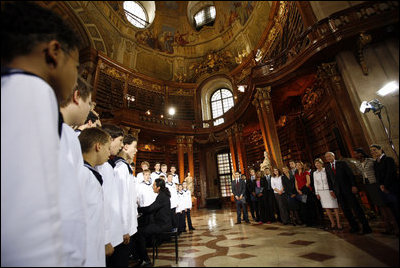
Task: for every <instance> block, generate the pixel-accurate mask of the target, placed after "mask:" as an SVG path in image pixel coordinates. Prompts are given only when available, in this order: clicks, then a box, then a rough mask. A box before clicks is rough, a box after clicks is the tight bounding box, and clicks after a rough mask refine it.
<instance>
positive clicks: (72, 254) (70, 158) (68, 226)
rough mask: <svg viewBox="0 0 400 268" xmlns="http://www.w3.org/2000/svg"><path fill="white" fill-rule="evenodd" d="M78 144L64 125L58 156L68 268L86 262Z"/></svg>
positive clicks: (84, 207) (85, 216)
mask: <svg viewBox="0 0 400 268" xmlns="http://www.w3.org/2000/svg"><path fill="white" fill-rule="evenodd" d="M84 169H85V167H84V165H83V157H82V150H81V145H80V142H79V139H78V137H77V136H76V134H75V131H74V130H73V129H72V128H71V127H70V126H68V125H67V124H65V123H63V125H62V134H61V143H60V155H59V174H60V176H59V178H60V184H59V186H60V208H61V227H62V235H63V239H64V243H63V250H64V255H65V261H66V265H67V266H71V267H76V266H83V265H84V264H85V260H86V228H87V215H86V206H85V202H84V201H85V189H84V187H85V177H84V175H83V174H84Z"/></svg>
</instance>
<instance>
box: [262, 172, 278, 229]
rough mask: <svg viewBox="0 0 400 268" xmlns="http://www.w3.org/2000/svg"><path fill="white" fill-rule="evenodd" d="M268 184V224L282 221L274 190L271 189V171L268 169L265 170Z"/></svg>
mask: <svg viewBox="0 0 400 268" xmlns="http://www.w3.org/2000/svg"><path fill="white" fill-rule="evenodd" d="M264 174H265V177H264V178H265V181H266V182H267V183H266V188H267V189H266V193H265V203H266V205H267V208H266V212H267V223H271V222H275V221H277V219H278V221H280V215H279V208H278V204H277V202H276V199H275V194H274V190H273V189H272V187H271V170H270V169H269V168H268V167H266V168H265V169H264ZM261 181H262V179H261Z"/></svg>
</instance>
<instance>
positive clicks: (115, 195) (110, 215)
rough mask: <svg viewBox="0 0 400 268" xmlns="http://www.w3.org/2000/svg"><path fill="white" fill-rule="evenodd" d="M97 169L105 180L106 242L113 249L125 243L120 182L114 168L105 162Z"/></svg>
mask: <svg viewBox="0 0 400 268" xmlns="http://www.w3.org/2000/svg"><path fill="white" fill-rule="evenodd" d="M95 169H96V170H97V171H98V172H99V173H100V174H101V176H102V178H103V193H104V229H105V242H104V244H108V243H111V245H112V246H113V247H116V246H118V245H119V244H121V243H122V242H123V235H124V233H123V226H122V219H121V218H122V215H121V214H122V210H121V204H120V198H119V187H118V181H117V179H116V178H115V173H114V169H113V167H112V166H111V165H110V163H108V162H105V163H104V164H102V165H100V166H96V167H95Z"/></svg>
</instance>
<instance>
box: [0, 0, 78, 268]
mask: <svg viewBox="0 0 400 268" xmlns="http://www.w3.org/2000/svg"><path fill="white" fill-rule="evenodd" d="M1 16H2V32H1V36H2V41H1V42H2V44H1V46H2V55H1V68H2V70H1V266H26V267H32V266H64V265H66V264H65V262H64V260H63V250H62V245H63V241H62V231H61V217H60V207H59V204H58V202H59V200H58V198H59V185H58V184H59V177H58V176H59V172H58V157H59V149H60V135H61V123H62V121H61V120H60V117H59V110H58V102H60V101H63V100H65V99H67V98H68V96H69V95H70V94H71V93H72V91H73V89H74V87H75V85H76V81H77V76H78V71H77V67H78V66H79V52H78V47H79V40H78V38H77V37H76V34H75V33H74V32H73V31H72V30H71V29H70V28H69V27H68V26H67V25H66V24H65V23H64V22H63V21H62V19H61V18H60V17H59V16H58V15H56V14H55V13H53V12H52V11H50V10H48V9H45V8H42V7H40V6H39V5H37V4H34V3H32V2H18V1H15V2H6V3H2V9H1ZM48 21H51V23H48ZM13 141H17V142H13ZM27 153H29V156H30V157H29V161H27V162H26V163H24V164H23V165H21V161H17V160H16V159H20V158H21V154H22V155H24V154H27ZM38 212H40V213H38Z"/></svg>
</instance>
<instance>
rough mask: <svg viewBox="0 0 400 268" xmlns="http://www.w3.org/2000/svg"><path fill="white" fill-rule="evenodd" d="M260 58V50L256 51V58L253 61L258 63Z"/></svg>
mask: <svg viewBox="0 0 400 268" xmlns="http://www.w3.org/2000/svg"><path fill="white" fill-rule="evenodd" d="M261 58H262V51H261V49H257V53H256V56H255V61H256V62H259V61H260V60H261Z"/></svg>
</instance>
